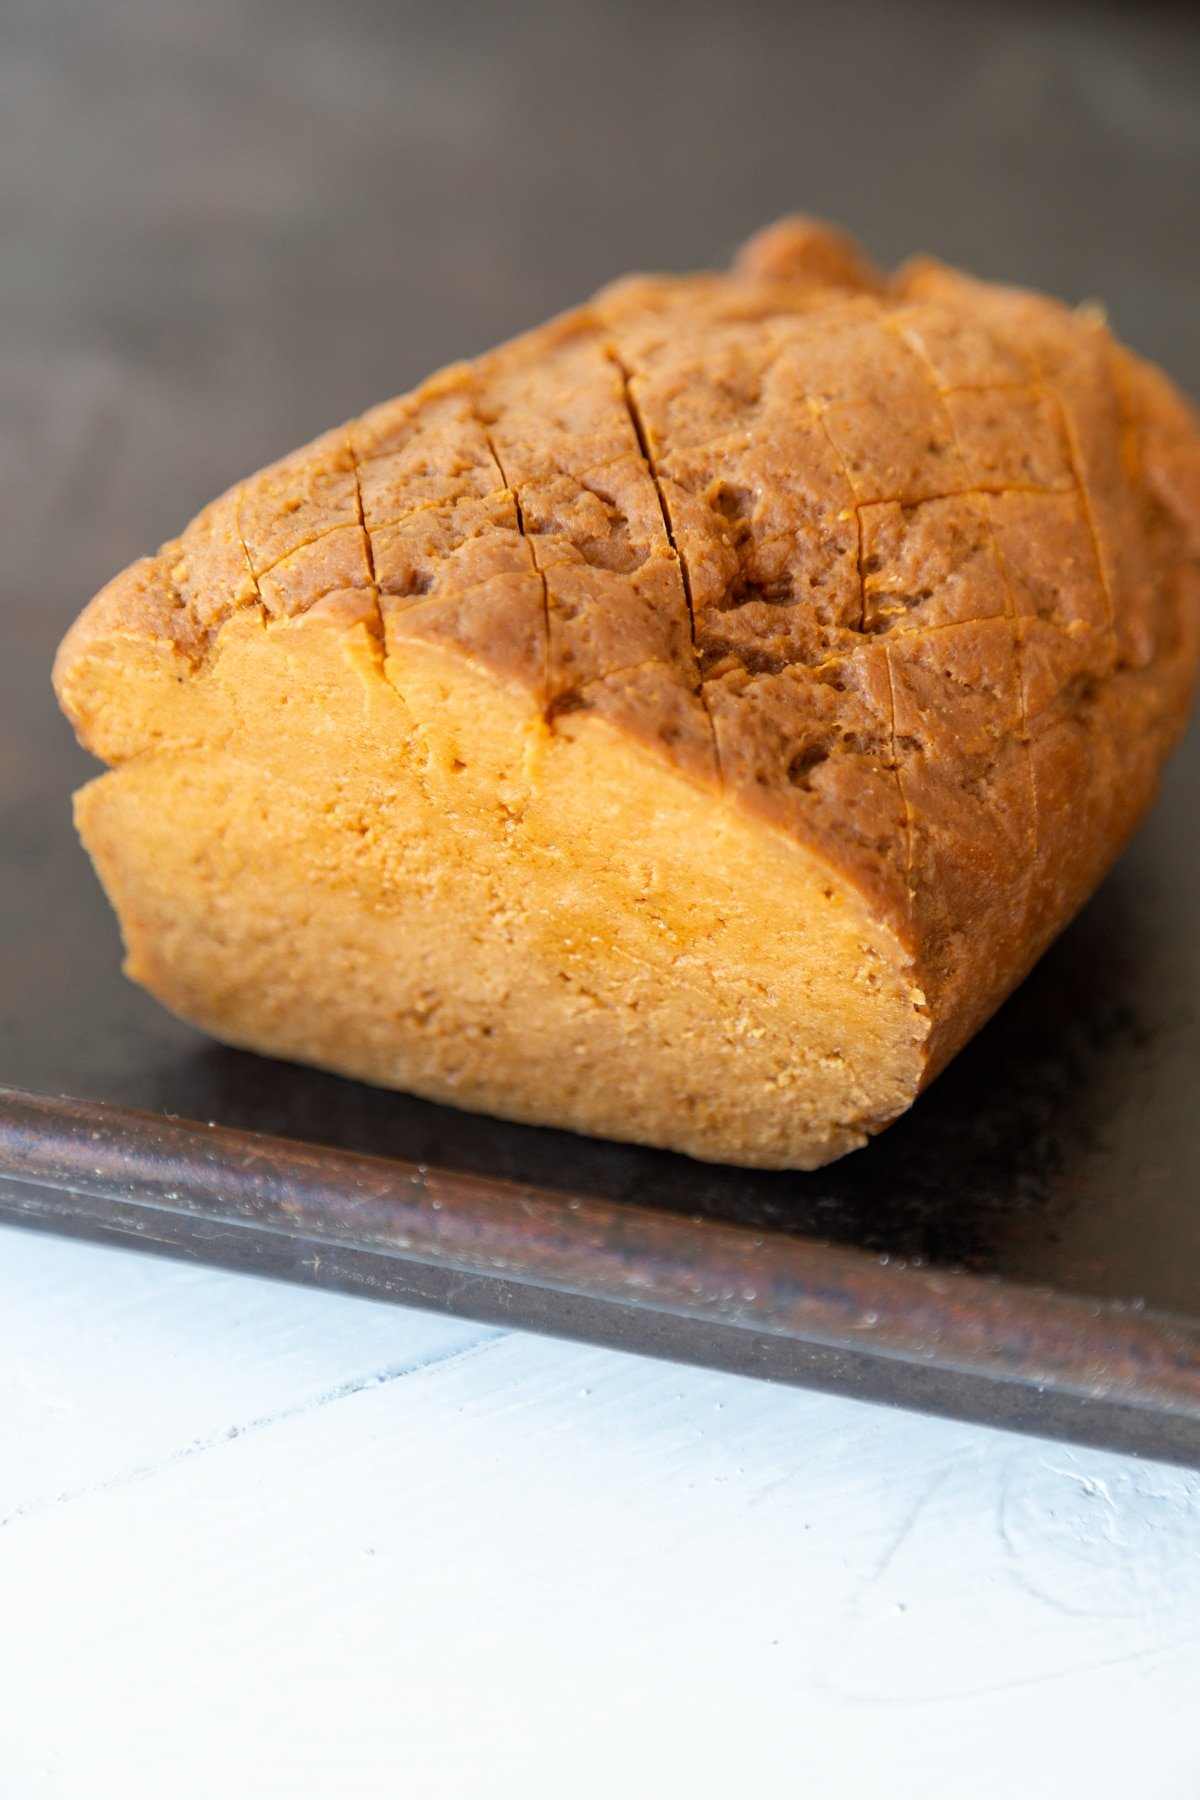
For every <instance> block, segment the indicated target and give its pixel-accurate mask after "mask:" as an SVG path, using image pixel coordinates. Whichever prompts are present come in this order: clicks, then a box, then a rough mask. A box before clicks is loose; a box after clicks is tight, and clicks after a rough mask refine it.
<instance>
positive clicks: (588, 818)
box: [56, 220, 1200, 1168]
mask: <svg viewBox="0 0 1200 1800" xmlns="http://www.w3.org/2000/svg"><path fill="white" fill-rule="evenodd" d="M1198 641H1200V435H1198V431H1197V424H1196V421H1195V419H1194V417H1193V416H1192V414H1191V413H1190V412H1189V410H1188V408H1187V407H1186V405H1185V404H1184V402H1183V401H1182V400H1181V399H1180V398H1179V396H1178V395H1177V393H1176V392H1175V391H1174V390H1173V388H1172V387H1171V386H1170V384H1169V383H1168V382H1167V380H1166V379H1165V378H1164V377H1163V376H1162V375H1161V374H1159V373H1158V372H1157V371H1156V370H1154V369H1152V368H1151V367H1149V366H1148V365H1146V364H1145V363H1143V362H1141V361H1139V360H1138V359H1137V358H1136V357H1134V356H1133V355H1131V354H1130V353H1129V352H1127V351H1125V350H1123V349H1121V348H1119V347H1118V346H1117V345H1116V344H1115V343H1114V341H1113V339H1112V338H1111V337H1110V335H1109V333H1108V332H1107V330H1106V329H1105V327H1104V324H1103V322H1102V321H1101V319H1100V317H1099V316H1098V315H1097V313H1096V312H1095V309H1091V310H1088V309H1080V310H1075V311H1073V310H1071V309H1069V308H1067V307H1065V306H1063V305H1060V304H1058V303H1056V302H1055V301H1052V300H1049V299H1044V298H1041V297H1039V296H1037V295H1034V294H1029V293H1025V292H1021V291H1018V290H1016V289H1010V288H1003V287H996V286H992V285H989V284H987V283H984V282H980V281H976V280H972V279H971V278H969V277H968V276H965V275H962V274H958V273H956V272H954V271H952V270H950V269H947V268H944V267H941V266H939V265H938V264H936V263H932V262H925V261H920V262H916V263H913V264H910V265H908V266H906V267H905V268H903V269H902V270H901V271H900V273H899V274H898V275H896V276H895V277H893V278H891V279H887V278H885V277H884V276H882V275H880V274H879V273H877V272H876V271H875V270H873V269H872V268H871V267H870V266H869V264H868V263H867V262H866V261H865V259H864V258H863V256H862V254H861V253H860V252H859V251H858V249H857V248H856V246H855V245H853V244H852V243H851V242H850V241H849V240H848V239H846V238H844V237H843V236H842V235H841V234H840V233H838V232H836V231H833V230H831V229H829V228H826V227H822V226H818V225H814V224H812V223H810V222H806V221H803V220H791V221H785V222H784V223H782V224H781V225H778V226H775V227H773V228H771V229H770V230H769V231H767V232H765V233H763V234H762V235H761V236H760V237H758V238H757V239H755V240H753V241H752V242H751V244H750V245H749V246H748V247H747V248H746V250H745V251H744V252H743V253H742V255H741V257H740V259H739V260H738V263H737V264H736V266H735V267H734V269H733V270H732V272H731V273H728V274H713V275H698V276H688V277H678V278H677V277H668V278H659V277H637V278H632V279H629V280H625V281H622V282H619V283H618V284H617V285H615V286H613V287H611V288H609V289H607V290H606V291H604V292H603V293H601V294H600V295H599V296H598V297H597V298H596V299H595V300H594V301H593V302H592V303H591V304H590V305H588V306H586V307H583V308H581V309H580V310H578V311H575V312H571V313H568V314H566V315H565V316H564V317H562V318H559V319H556V320H554V321H552V322H551V323H550V324H548V325H545V326H543V327H541V328H540V329H539V330H536V331H533V332H531V333H530V334H528V335H527V336H525V337H521V338H518V339H517V340H515V341H514V342H512V343H509V344H506V345H504V346H503V347H502V348H500V349H498V350H496V351H493V352H492V353H491V354H489V355H486V356H483V357H480V358H479V359H478V360H477V361H475V362H472V363H463V364H460V365H457V366H455V367H452V368H449V369H446V370H444V371H442V372H441V373H440V374H438V375H435V376H433V377H432V378H431V379H430V380H429V381H427V382H426V383H425V384H424V385H423V386H422V387H420V388H418V389H417V390H416V392H414V393H412V394H409V395H406V396H404V397H403V398H402V399H399V400H394V401H391V402H388V403H387V404H385V405H383V406H380V407H378V408H377V409H376V410H374V411H373V412H370V413H368V414H367V415H366V416H365V417H364V418H361V419H358V420H355V421H354V422H353V423H351V424H350V425H347V426H345V427H343V428H341V429H338V430H336V431H332V432H330V433H329V434H328V435H327V436H325V437H322V438H320V439H318V440H317V442H316V443H314V444H311V445H310V446H308V447H307V448H306V449H303V450H300V451H297V452H296V453H295V454H294V455H293V456H289V457H287V458H286V459H285V460H284V461H283V462H280V463H278V464H276V465H275V466H274V467H273V468H270V469H267V470H265V471H264V472H263V473H261V474H259V475H256V476H253V477H252V478H251V479H249V480H248V481H245V482H243V483H242V484H241V485H240V486H239V487H237V488H235V489H233V490H232V491H231V492H229V493H228V494H226V495H225V496H223V497H222V498H221V499H219V500H217V501H216V502H214V504H213V505H212V506H211V507H209V508H208V509H207V510H206V511H205V512H203V513H201V515H200V516H199V518H197V519H196V520H194V521H193V523H192V524H191V525H189V526H188V527H187V529H186V530H185V531H184V533H183V535H182V536H181V537H180V538H179V539H177V540H176V541H174V542H172V543H169V544H166V545H165V546H164V547H163V548H162V550H160V551H159V553H158V555H157V556H153V557H150V558H148V559H146V560H144V561H142V562H138V563H135V564H134V565H133V566H132V567H131V568H129V569H127V570H126V571H125V573H124V574H122V575H120V576H118V577H117V579H116V580H115V581H114V582H113V583H112V584H111V585H110V586H109V587H107V588H106V589H105V590H104V591H103V593H101V594H100V595H99V596H98V597H97V598H96V599H95V600H94V601H93V602H92V603H91V605H90V606H89V607H88V608H87V610H86V611H85V612H84V614H83V615H82V617H81V618H80V620H79V621H78V622H77V623H76V625H75V626H74V627H73V629H72V630H71V632H70V633H69V635H68V637H67V639H66V641H65V642H64V644H63V646H62V648H61V650H60V653H59V657H58V662H57V665H56V685H57V691H58V695H59V698H60V701H61V703H62V705H63V707H64V709H65V710H66V712H67V714H68V716H69V717H70V719H71V720H72V722H73V724H74V725H75V728H76V730H77V732H78V734H79V736H80V739H81V740H82V742H83V743H84V744H85V745H86V746H87V748H88V749H89V750H91V751H92V752H94V753H95V755H97V756H98V757H100V758H102V759H103V760H104V761H105V762H106V763H108V764H109V765H111V772H110V773H107V774H105V775H102V776H101V777H100V778H99V779H98V780H96V781H94V782H93V783H91V785H90V786H88V787H86V788H85V789H84V790H83V791H82V793H81V794H80V795H79V797H78V822H79V828H80V831H81V833H82V835H83V839H84V842H85V844H86V845H87V848H88V850H89V851H90V853H91V855H92V857H93V858H94V861H95V864H96V867H97V869H98V871H99V874H100V877H101V879H102V881H103V883H104V886H105V888H106V890H107V892H108V894H109V897H110V899H111V900H112V903H113V905H114V907H115V908H116V911H117V913H118V915H119V918H120V921H121V926H122V929H123V932H124V938H125V943H126V947H127V951H128V960H127V965H126V966H127V968H128V972H129V974H130V975H131V976H132V977H133V978H134V980H136V981H139V982H141V983H143V984H144V985H145V986H146V987H147V988H149V989H150V991H151V992H152V993H154V994H156V995H157V996H158V997H159V998H160V999H161V1000H162V1001H163V1002H164V1003H165V1004H166V1005H167V1006H169V1007H171V1008H172V1009H173V1010H174V1011H175V1012H177V1013H179V1014H181V1015H182V1016H183V1017H184V1018H186V1019H190V1020H193V1021H195V1022H196V1023H197V1024H199V1025H201V1026H202V1027H203V1028H204V1029H205V1030H206V1031H209V1032H211V1033H212V1034H213V1035H215V1036H216V1037H219V1038H222V1039H224V1040H225V1041H226V1042H229V1043H233V1044H239V1045H243V1046H247V1047H249V1048H252V1049H254V1050H258V1051H263V1052H267V1053H269V1054H271V1055H275V1056H282V1057H288V1058H293V1059H295V1060H298V1061H303V1062H310V1063H316V1064H319V1065H322V1066H324V1067H327V1068H330V1069H336V1070H340V1071H342V1072H344V1073H347V1074H350V1075H355V1076H360V1077H362V1078H363V1079H365V1080H367V1081H372V1082H379V1083H383V1084H385V1085H388V1086H392V1087H398V1088H404V1089H409V1090H411V1091H413V1092H415V1093H419V1094H424V1095H427V1096H430V1097H432V1098H434V1099H437V1100H443V1101H451V1102H453V1103H454V1104H456V1105H459V1106H465V1107H471V1108H476V1109H481V1110H486V1111H488V1112H493V1113H498V1114H501V1115H504V1116H507V1117H509V1118H515V1119H522V1120H531V1121H536V1122H539V1123H545V1124H553V1125H560V1126H569V1127H571V1128H573V1129H575V1130H578V1131H585V1132H592V1133H597V1134H601V1135H606V1136H611V1137H616V1138H624V1139H631V1140H635V1141H638V1142H641V1143H649V1144H658V1145H663V1146H666V1147H668V1148H671V1149H675V1150H682V1151H686V1152H687V1153H689V1154H690V1155H692V1156H697V1157H704V1158H710V1159H716V1160H720V1161H730V1162H737V1163H745V1164H755V1165H760V1166H777V1167H778V1166H783V1167H787V1166H793V1167H800V1168H807V1167H813V1166H816V1165H818V1164H820V1163H823V1162H826V1161H828V1160H829V1159H830V1158H832V1157H836V1156H839V1155H841V1154H842V1153H844V1152H845V1151H848V1150H852V1149H853V1148H854V1147H855V1146H857V1145H860V1144H862V1143H863V1142H864V1141H865V1140H866V1139H867V1138H868V1137H869V1136H870V1135H871V1134H872V1133H874V1132H877V1131H878V1130H879V1129H880V1128H881V1127H882V1126H884V1125H886V1124H887V1123H888V1122H889V1121H890V1120H892V1119H894V1118H895V1117H896V1116H897V1114H899V1113H900V1112H901V1111H903V1109H904V1108H906V1107H907V1106H908V1105H909V1104H910V1103H911V1101H912V1100H913V1098H914V1097H915V1095H916V1094H917V1093H918V1092H919V1090H920V1089H921V1087H922V1086H923V1085H924V1084H925V1083H927V1082H928V1081H929V1080H930V1079H931V1077H932V1076H933V1075H934V1074H935V1073H936V1072H937V1070H938V1069H939V1068H940V1067H942V1066H943V1065H944V1064H945V1062H946V1060H947V1059H948V1058H949V1057H950V1056H952V1055H953V1054H954V1052H955V1051H956V1050H957V1049H958V1048H959V1047H960V1046H961V1045H962V1044H963V1043H964V1042H965V1040H966V1039H967V1038H968V1037H969V1036H970V1035H971V1033H972V1032H974V1031H975V1030H976V1029H977V1028H978V1027H979V1026H980V1025H981V1024H982V1023H983V1021H984V1020H985V1019H986V1018H987V1017H988V1015H989V1014H990V1013H991V1012H992V1011H993V1010H994V1008H995V1007H996V1006H997V1005H998V1004H999V1003H1000V1002H1001V1001H1002V1000H1003V999H1004V997H1005V995H1006V994H1008V993H1009V991H1010V990H1011V989H1012V988H1013V986H1014V985H1015V984H1016V983H1017V982H1019V981H1020V980H1021V978H1022V977H1023V976H1024V975H1025V973H1026V972H1027V971H1028V969H1029V968H1030V966H1031V965H1032V963H1033V962H1034V960H1035V959H1036V958H1037V957H1038V956H1039V955H1040V954H1041V952H1042V951H1043V950H1044V949H1045V948H1046V946H1047V945H1048V944H1049V943H1050V941H1051V939H1052V938H1053V937H1054V936H1055V934H1056V933H1058V932H1059V931H1061V930H1062V928H1063V926H1064V925H1065V924H1066V923H1067V921H1068V920H1069V919H1070V918H1071V916H1072V915H1073V914H1074V913H1075V912H1076V910H1077V909H1078V908H1079V906H1080V905H1081V904H1082V903H1083V901H1084V900H1085V899H1086V898H1087V896H1088V895H1089V893H1090V892H1091V891H1092V889H1093V888H1094V887H1095V886H1096V884H1097V882H1098V881H1099V880H1100V879H1101V877H1102V876H1103V875H1104V874H1105V872H1106V870H1107V869H1108V868H1109V867H1110V865H1111V864H1112V863H1113V861H1114V859H1115V858H1116V856H1117V854H1118V853H1119V851H1120V849H1121V847H1122V845H1123V844H1124V842H1125V840H1126V839H1127V837H1128V836H1129V833H1130V831H1131V830H1132V828H1133V827H1134V826H1135V825H1136V824H1137V822H1138V821H1139V820H1140V819H1141V817H1142V816H1143V815H1144V813H1145V812H1146V809H1147V807H1148V806H1149V805H1150V803H1151V801H1152V798H1153V796H1154V792H1155V788H1156V785H1157V782H1158V779H1159V775H1160V772H1161V770H1162V767H1163V763H1164V761H1165V759H1166V757H1167V755H1168V754H1169V752H1170V750H1171V749H1172V747H1173V745H1174V744H1175V742H1176V740H1177V738H1178V736H1179V734H1180V732H1181V730H1182V727H1183V724H1184V720H1185V717H1186V713H1187V709H1188V704H1189V700H1190V695H1191V689H1192V682H1193V675H1194V671H1195V666H1196V660H1197V647H1198Z"/></svg>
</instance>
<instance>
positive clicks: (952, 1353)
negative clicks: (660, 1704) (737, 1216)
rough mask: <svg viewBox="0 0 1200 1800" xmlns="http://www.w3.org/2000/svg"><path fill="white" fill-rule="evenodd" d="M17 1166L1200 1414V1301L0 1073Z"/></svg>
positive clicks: (784, 1334) (455, 1264) (37, 1181)
mask: <svg viewBox="0 0 1200 1800" xmlns="http://www.w3.org/2000/svg"><path fill="white" fill-rule="evenodd" d="M11 1184H16V1185H17V1186H18V1187H19V1186H21V1185H24V1186H25V1187H27V1188H28V1187H34V1188H38V1189H42V1190H45V1189H50V1190H57V1191H59V1192H64V1193H70V1194H72V1195H74V1196H77V1197H78V1196H82V1197H83V1198H84V1199H86V1200H90V1201H94V1202H96V1203H97V1205H98V1206H103V1204H104V1203H105V1202H106V1201H108V1202H117V1203H119V1204H121V1205H124V1206H127V1207H128V1206H133V1207H135V1208H137V1209H139V1210H144V1211H145V1212H146V1213H148V1214H152V1213H155V1212H157V1213H159V1214H163V1213H169V1214H172V1215H173V1216H175V1217H176V1218H179V1217H181V1216H182V1217H183V1218H187V1217H192V1218H195V1220H196V1221H197V1223H198V1224H204V1225H208V1226H212V1225H219V1226H222V1227H228V1228H231V1229H236V1228H238V1227H242V1228H249V1229H251V1230H253V1231H256V1232H258V1233H259V1234H260V1235H262V1234H266V1235H276V1236H282V1237H285V1238H288V1239H291V1240H293V1241H301V1242H312V1243H313V1244H314V1245H320V1244H322V1243H323V1244H325V1245H328V1246H333V1247H338V1248H342V1249H352V1250H357V1251H365V1252H367V1253H369V1254H374V1255H376V1256H379V1257H381V1258H387V1259H394V1260H396V1261H399V1262H401V1263H415V1264H424V1265H427V1266H433V1267H440V1268H442V1269H446V1270H452V1271H455V1272H457V1273H462V1274H464V1275H474V1276H484V1277H490V1278H493V1279H496V1278H498V1279H501V1280H503V1281H505V1282H508V1283H513V1284H516V1285H518V1286H523V1287H531V1288H534V1289H537V1288H541V1289H543V1290H546V1289H549V1290H552V1291H554V1292H557V1293H559V1294H563V1295H572V1294H573V1295H575V1296H577V1297H580V1298H590V1299H599V1300H605V1301H609V1302H612V1303H615V1304H616V1305H618V1306H622V1305H623V1306H625V1307H628V1308H631V1309H633V1308H636V1309H638V1310H648V1311H649V1312H651V1313H658V1314H666V1315H669V1316H674V1317H677V1318H680V1317H681V1318H686V1319H690V1320H692V1321H693V1322H698V1323H700V1324H702V1325H703V1324H708V1325H710V1326H711V1327H713V1328H715V1329H717V1330H723V1331H727V1330H729V1329H734V1330H738V1331H743V1332H750V1333H754V1332H758V1333H765V1334H767V1335H769V1336H772V1337H781V1338H784V1339H790V1340H792V1341H795V1342H797V1343H799V1344H805V1343H808V1344H813V1345H820V1346H822V1347H824V1348H827V1349H835V1350H837V1349H841V1350H848V1351H853V1352H857V1353H860V1354H866V1355H867V1356H869V1357H877V1358H881V1359H885V1360H887V1361H889V1362H892V1363H895V1362H901V1363H905V1364H907V1365H908V1366H909V1367H910V1368H912V1369H913V1370H914V1371H919V1370H920V1369H921V1368H922V1367H929V1368H932V1369H936V1370H938V1371H939V1372H944V1373H958V1374H969V1375H974V1376H982V1377H984V1378H986V1379H989V1380H991V1381H994V1382H1000V1383H1004V1384H1006V1385H1009V1384H1016V1385H1018V1386H1023V1387H1026V1388H1035V1389H1042V1390H1046V1389H1048V1390H1052V1391H1054V1392H1056V1393H1058V1394H1060V1395H1062V1396H1063V1397H1064V1398H1071V1399H1074V1400H1077V1401H1078V1402H1079V1403H1080V1404H1087V1403H1088V1402H1101V1403H1103V1402H1114V1403H1122V1404H1125V1405H1133V1406H1137V1407H1141V1408H1145V1409H1146V1410H1147V1411H1150V1412H1157V1413H1161V1414H1162V1415H1164V1416H1168V1417H1172V1418H1175V1419H1177V1420H1178V1419H1185V1420H1193V1421H1197V1422H1200V1319H1193V1318H1190V1317H1188V1316H1186V1315H1182V1314H1176V1313H1171V1312H1166V1311H1162V1310H1159V1309H1156V1308H1153V1307H1149V1306H1144V1307H1139V1306H1137V1305H1136V1303H1131V1302H1127V1301H1122V1300H1119V1299H1114V1298H1112V1297H1098V1296H1089V1295H1088V1294H1087V1293H1086V1292H1082V1291H1079V1292H1076V1291H1064V1290H1061V1289H1055V1288H1049V1287H1045V1286H1041V1285H1034V1284H1025V1283H1019V1282H1014V1281H1012V1280H1009V1279H1006V1278H1003V1277H997V1276H988V1275H979V1274H976V1273H974V1272H972V1271H967V1270H961V1271H956V1270H952V1269H946V1268H942V1267H930V1266H929V1265H926V1264H921V1265H915V1264H913V1263H912V1262H911V1261H908V1260H906V1259H905V1258H903V1257H894V1256H889V1255H886V1254H879V1255H875V1254H873V1253H871V1252H869V1251H866V1250H863V1249H860V1248H856V1247H852V1246H843V1245H836V1244H830V1243H827V1242H825V1241H823V1240H819V1239H814V1238H806V1237H801V1236H795V1237H793V1236H790V1235H789V1234H787V1233H783V1232H778V1231H776V1232H772V1231H770V1230H769V1229H755V1228H753V1227H750V1226H745V1225H738V1224H733V1223H730V1222H727V1221H724V1220H714V1219H711V1218H702V1219H700V1220H699V1221H697V1220H696V1218H694V1217H689V1216H688V1215H685V1214H682V1213H674V1212H669V1211H666V1210H665V1209H661V1208H656V1207H652V1206H649V1205H642V1204H641V1203H639V1202H636V1201H632V1202H631V1201H629V1200H609V1199H601V1198H597V1197H595V1196H585V1195H576V1194H572V1193H569V1192H566V1191H563V1190H557V1189H552V1188H546V1187H544V1186H540V1185H535V1184H532V1183H523V1182H515V1181H512V1180H510V1179H508V1178H502V1177H491V1176H485V1175H478V1174H469V1173H466V1172H460V1171H455V1170H450V1169H443V1168H439V1167H436V1166H432V1165H427V1164H418V1163H411V1162H404V1161H401V1160H398V1159H391V1158H385V1157H379V1156H375V1155H369V1154H366V1153H362V1152H356V1151H347V1150H341V1149H333V1148H330V1147H327V1146H322V1145H315V1144H311V1143H306V1142H304V1141H303V1140H300V1139H293V1138H282V1137H270V1136H267V1135H266V1134H262V1133H256V1132H249V1131H243V1130H237V1129H234V1128H231V1127H225V1126H220V1125H214V1124H204V1123H200V1122H196V1121H190V1120H182V1119H179V1118H176V1117H174V1116H171V1115H168V1114H160V1113H147V1112H138V1111H134V1110H133V1109H129V1108H125V1107H119V1106H113V1105H110V1104H109V1103H107V1102H103V1101H92V1100H79V1099H74V1098H71V1097H69V1096H59V1097H54V1096H49V1095H41V1094H32V1093H29V1092H27V1091H25V1090H22V1089H16V1088H9V1087H2V1086H0V1196H2V1195H3V1193H4V1191H5V1189H8V1188H10V1185H11ZM0 1211H2V1212H3V1214H4V1216H7V1217H8V1218H9V1219H10V1220H12V1221H13V1222H14V1223H19V1222H20V1220H19V1209H18V1214H14V1211H13V1210H12V1209H11V1208H7V1207H5V1208H2V1209H0ZM64 1214H66V1209H65V1208H64ZM66 1216H69V1214H66ZM31 1222H32V1221H31ZM65 1229H68V1230H69V1226H67V1227H65ZM668 1252H669V1254H668ZM913 1404H915V1405H919V1404H920V1402H919V1397H917V1396H915V1397H914V1401H913Z"/></svg>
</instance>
